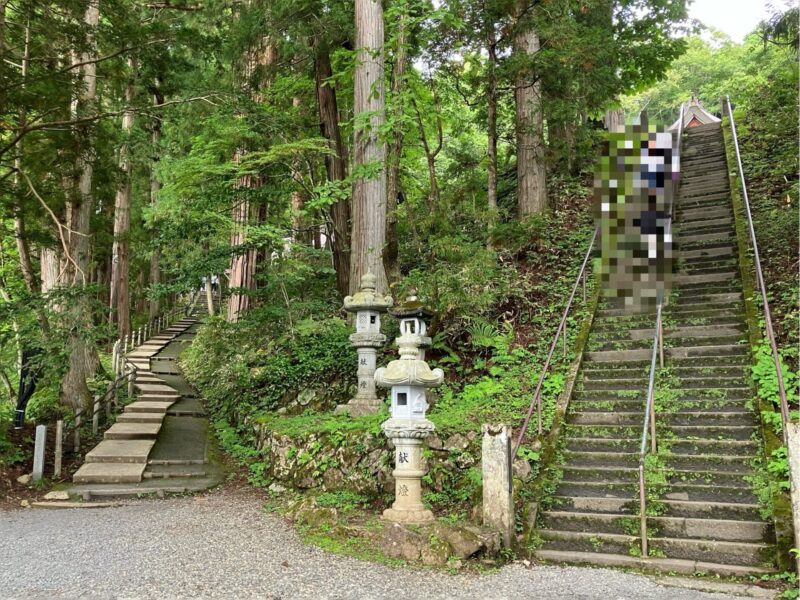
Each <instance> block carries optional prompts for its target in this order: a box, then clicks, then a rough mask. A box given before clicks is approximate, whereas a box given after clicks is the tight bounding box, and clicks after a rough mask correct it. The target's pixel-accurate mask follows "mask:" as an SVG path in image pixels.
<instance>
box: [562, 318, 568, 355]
mask: <svg viewBox="0 0 800 600" xmlns="http://www.w3.org/2000/svg"><path fill="white" fill-rule="evenodd" d="M563 333H564V358H567V322H566V321H564V331H563Z"/></svg>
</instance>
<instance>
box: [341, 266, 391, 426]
mask: <svg viewBox="0 0 800 600" xmlns="http://www.w3.org/2000/svg"><path fill="white" fill-rule="evenodd" d="M376 283H377V277H375V275H373V274H372V273H365V274H364V275H363V276H362V277H361V289H360V290H359V291H358V292H356V293H355V294H353V295H352V296H347V297H346V298H345V299H344V309H345V310H346V311H347V312H349V313H355V316H356V317H355V321H356V332H355V333H354V334H352V335H351V336H350V338H349V339H350V343H352V344H353V346H355V348H356V352H357V353H358V371H357V376H358V391H357V392H356V395H355V396H354V397H353V398H352V399H351V400H350V401H349V402H348V403H347V404H340V405H339V406H337V407H336V412H337V413H350V414H351V415H353V416H354V417H359V416H362V415H368V414H372V413H376V412H378V410H380V408H381V405H382V402H381V400H380V399H379V398H378V396H377V394H376V393H375V377H374V375H375V360H376V357H377V353H378V348H380V347H382V346H383V344H384V343H386V336H385V335H383V334H382V333H381V314H382V313H385V312H386V311H387V310H389V308H390V307H391V306H392V297H391V296H383V295H381V294H378V293H376V292H375V285H376Z"/></svg>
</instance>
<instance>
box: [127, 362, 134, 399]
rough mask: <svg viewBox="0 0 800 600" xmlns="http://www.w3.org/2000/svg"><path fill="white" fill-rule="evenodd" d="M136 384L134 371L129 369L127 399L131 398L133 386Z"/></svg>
mask: <svg viewBox="0 0 800 600" xmlns="http://www.w3.org/2000/svg"><path fill="white" fill-rule="evenodd" d="M135 384H136V370H135V369H133V368H132V369H131V370H130V371H129V372H128V399H131V398H133V386H134V385H135Z"/></svg>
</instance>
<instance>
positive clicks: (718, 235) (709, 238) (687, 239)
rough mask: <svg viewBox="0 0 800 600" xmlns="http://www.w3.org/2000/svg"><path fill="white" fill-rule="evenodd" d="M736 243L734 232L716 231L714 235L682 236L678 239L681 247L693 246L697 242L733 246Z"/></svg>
mask: <svg viewBox="0 0 800 600" xmlns="http://www.w3.org/2000/svg"><path fill="white" fill-rule="evenodd" d="M733 241H734V235H733V231H730V230H726V231H714V232H712V233H696V234H689V235H682V236H681V237H680V238H679V239H678V243H679V244H680V245H681V247H682V248H683V247H686V246H691V245H692V244H695V243H697V242H725V243H726V244H731V243H732V242H733Z"/></svg>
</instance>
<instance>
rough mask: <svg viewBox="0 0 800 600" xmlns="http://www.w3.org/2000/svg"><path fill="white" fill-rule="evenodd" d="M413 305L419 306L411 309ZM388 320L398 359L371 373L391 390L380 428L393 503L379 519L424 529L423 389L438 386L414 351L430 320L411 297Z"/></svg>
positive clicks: (427, 516) (428, 427) (426, 428)
mask: <svg viewBox="0 0 800 600" xmlns="http://www.w3.org/2000/svg"><path fill="white" fill-rule="evenodd" d="M414 304H418V305H419V306H416V307H412V305H414ZM404 306H405V307H406V308H405V309H404V308H403V307H398V310H397V311H394V312H393V313H392V314H394V315H395V316H397V317H398V318H399V319H400V337H398V338H397V346H398V347H399V353H400V359H399V360H393V361H392V362H390V363H389V365H388V366H387V367H382V368H380V369H378V370H377V371H375V382H376V383H377V384H378V385H379V386H380V387H388V388H391V390H392V406H391V415H392V416H391V418H390V419H389V420H388V421H384V423H383V425H382V426H381V427H382V429H383V432H384V433H385V434H386V437H388V438H389V439H391V440H392V442H393V443H394V449H395V450H394V451H395V469H394V471H393V473H392V475H394V480H395V500H394V504H392V507H391V508H387V509H386V510H385V511H384V513H383V517H384V518H385V519H386V520H388V521H394V522H397V523H416V524H419V523H429V522H431V521H433V513H432V512H431V511H429V510H427V509H426V508H425V506H424V505H423V504H422V476H423V475H424V474H425V472H424V471H423V470H422V469H421V467H420V463H421V458H422V441H423V440H424V439H425V438H426V437H427V436H428V435H430V434H431V433H432V432H433V431H434V429H435V427H434V425H433V423H431V422H430V421H429V420H428V419H426V418H425V413H426V411H427V410H428V402H427V398H426V391H425V390H426V389H427V388H433V387H437V386H439V385H441V384H442V381H443V380H444V373H443V372H442V370H441V369H433V370H431V368H430V367H429V366H428V363H426V362H425V361H424V360H423V359H422V358H420V352H421V350H420V346H421V345H422V344H424V343H425V342H426V340H427V339H429V338H426V337H425V321H424V320H423V319H422V317H423V316H427V315H430V313H429V312H428V311H426V310H425V309H423V308H422V307H421V304H419V302H418V301H417V299H416V297H411V298H408V299H407V300H406V302H405V303H404Z"/></svg>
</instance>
